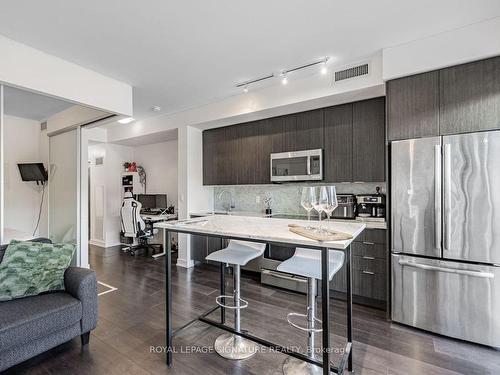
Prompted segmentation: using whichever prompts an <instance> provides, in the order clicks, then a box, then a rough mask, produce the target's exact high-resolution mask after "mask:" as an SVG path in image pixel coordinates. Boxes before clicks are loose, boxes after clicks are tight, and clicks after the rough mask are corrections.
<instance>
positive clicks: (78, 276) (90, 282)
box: [64, 267, 98, 333]
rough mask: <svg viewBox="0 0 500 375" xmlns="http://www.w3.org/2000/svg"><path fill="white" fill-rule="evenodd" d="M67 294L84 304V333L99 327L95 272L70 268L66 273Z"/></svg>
mask: <svg viewBox="0 0 500 375" xmlns="http://www.w3.org/2000/svg"><path fill="white" fill-rule="evenodd" d="M64 286H65V288H66V292H68V293H69V294H71V295H72V296H73V297H75V298H76V299H78V300H80V302H81V303H82V321H81V327H82V333H86V332H89V331H91V330H93V329H94V328H95V327H96V326H97V317H98V297H97V279H96V275H95V272H94V271H92V270H89V269H87V268H80V267H69V268H68V269H67V270H66V272H65V273H64Z"/></svg>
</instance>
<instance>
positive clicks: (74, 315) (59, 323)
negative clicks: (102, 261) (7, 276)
mask: <svg viewBox="0 0 500 375" xmlns="http://www.w3.org/2000/svg"><path fill="white" fill-rule="evenodd" d="M36 241H40V242H50V241H49V240H47V239H36ZM6 247H7V246H1V247H0V263H1V262H2V259H3V256H4V253H5V249H6ZM64 284H65V289H66V290H65V291H64V292H53V293H46V294H41V295H38V296H34V297H26V298H20V299H15V300H12V301H6V302H0V371H3V370H5V369H7V368H9V367H12V366H14V365H16V364H18V363H20V362H23V361H25V360H27V359H28V358H31V357H34V356H36V355H38V354H40V353H43V352H45V351H47V350H49V349H51V348H54V347H56V346H58V345H60V344H62V343H64V342H66V341H69V340H71V339H73V338H75V337H77V336H80V337H81V341H82V345H87V344H88V342H89V339H90V331H91V330H93V329H94V328H95V327H96V325H97V314H98V305H97V303H98V299H97V280H96V276H95V273H94V271H92V270H89V269H86V268H79V267H70V268H68V269H67V270H66V272H65V274H64Z"/></svg>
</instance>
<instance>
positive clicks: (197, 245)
mask: <svg viewBox="0 0 500 375" xmlns="http://www.w3.org/2000/svg"><path fill="white" fill-rule="evenodd" d="M224 247H225V241H224V240H223V239H221V238H217V237H210V236H200V235H194V234H193V235H191V258H192V259H193V260H194V261H197V262H202V263H209V264H218V263H215V262H209V261H207V260H206V259H205V258H206V257H207V255H208V254H210V253H213V252H214V251H217V250H220V249H223V248H224Z"/></svg>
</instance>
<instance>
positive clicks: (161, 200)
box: [156, 194, 168, 209]
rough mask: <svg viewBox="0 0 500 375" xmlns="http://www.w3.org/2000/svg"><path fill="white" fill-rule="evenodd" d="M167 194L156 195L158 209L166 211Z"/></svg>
mask: <svg viewBox="0 0 500 375" xmlns="http://www.w3.org/2000/svg"><path fill="white" fill-rule="evenodd" d="M167 207H168V206H167V194H156V208H161V209H166V208H167Z"/></svg>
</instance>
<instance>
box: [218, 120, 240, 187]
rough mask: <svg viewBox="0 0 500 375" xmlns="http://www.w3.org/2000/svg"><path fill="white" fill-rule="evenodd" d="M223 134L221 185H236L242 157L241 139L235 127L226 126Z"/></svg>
mask: <svg viewBox="0 0 500 375" xmlns="http://www.w3.org/2000/svg"><path fill="white" fill-rule="evenodd" d="M224 129H225V132H224V137H225V142H224V145H223V146H222V148H221V150H223V156H222V159H223V162H222V166H223V169H222V171H221V173H222V179H220V183H221V185H236V184H238V183H239V181H238V172H239V166H240V163H241V160H242V157H243V155H242V154H241V143H242V142H241V138H240V136H239V133H238V130H239V129H238V127H237V126H226V127H225V128H224Z"/></svg>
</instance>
